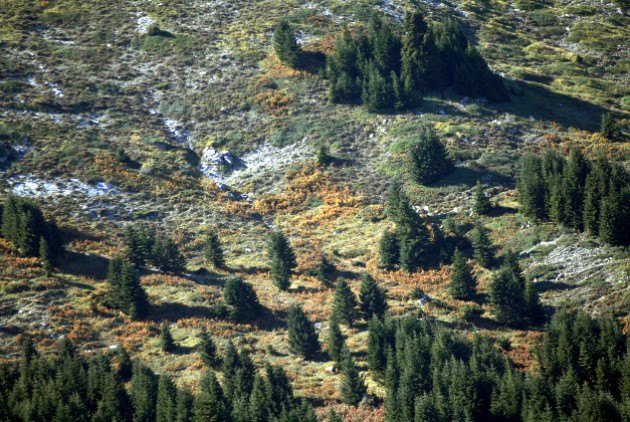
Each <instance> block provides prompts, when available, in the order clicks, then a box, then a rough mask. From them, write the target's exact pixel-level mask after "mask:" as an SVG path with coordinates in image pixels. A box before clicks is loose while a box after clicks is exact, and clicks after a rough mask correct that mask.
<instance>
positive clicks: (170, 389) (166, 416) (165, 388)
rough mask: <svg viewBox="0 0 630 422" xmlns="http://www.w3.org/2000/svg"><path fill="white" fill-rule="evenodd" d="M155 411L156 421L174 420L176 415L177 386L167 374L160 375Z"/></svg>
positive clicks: (171, 421) (169, 421)
mask: <svg viewBox="0 0 630 422" xmlns="http://www.w3.org/2000/svg"><path fill="white" fill-rule="evenodd" d="M155 413H156V415H155V421H156V422H174V421H175V419H176V417H177V387H175V384H174V383H173V380H172V379H171V377H169V376H168V375H160V379H159V381H158V389H157V403H156V408H155Z"/></svg>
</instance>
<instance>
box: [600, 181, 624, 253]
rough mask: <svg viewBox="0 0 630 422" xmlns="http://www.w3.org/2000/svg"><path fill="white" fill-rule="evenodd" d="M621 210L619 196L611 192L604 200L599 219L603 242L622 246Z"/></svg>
mask: <svg viewBox="0 0 630 422" xmlns="http://www.w3.org/2000/svg"><path fill="white" fill-rule="evenodd" d="M620 208H621V205H620V203H619V195H618V194H617V193H616V192H611V193H610V194H609V195H608V196H607V197H606V198H604V199H602V202H601V209H600V218H599V220H600V221H599V237H600V238H601V239H602V241H604V242H606V243H608V244H610V245H620V244H621V243H622V238H621V233H622V231H621V226H622V222H621V219H620V217H621V213H620V212H619V210H620Z"/></svg>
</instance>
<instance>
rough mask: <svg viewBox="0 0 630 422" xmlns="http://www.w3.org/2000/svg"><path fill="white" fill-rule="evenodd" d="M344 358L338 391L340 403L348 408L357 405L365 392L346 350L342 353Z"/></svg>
mask: <svg viewBox="0 0 630 422" xmlns="http://www.w3.org/2000/svg"><path fill="white" fill-rule="evenodd" d="M343 354H344V357H343V361H342V364H341V383H340V385H339V391H340V393H341V401H342V402H343V403H345V404H347V405H350V406H356V405H358V404H359V403H360V402H361V400H362V399H363V397H364V396H365V394H366V392H367V388H366V386H365V382H364V381H363V377H362V376H361V374H360V373H359V370H358V369H357V366H356V364H355V363H354V359H353V358H352V355H351V354H350V351H349V350H348V349H345V351H344V352H343Z"/></svg>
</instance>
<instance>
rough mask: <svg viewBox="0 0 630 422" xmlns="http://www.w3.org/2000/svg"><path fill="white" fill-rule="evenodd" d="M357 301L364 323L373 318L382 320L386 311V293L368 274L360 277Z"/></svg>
mask: <svg viewBox="0 0 630 422" xmlns="http://www.w3.org/2000/svg"><path fill="white" fill-rule="evenodd" d="M359 301H360V304H361V305H360V307H361V313H362V314H363V318H364V319H365V320H366V321H370V320H371V319H372V317H373V316H376V317H378V318H382V317H383V316H384V315H385V312H386V311H387V293H386V292H385V289H383V288H381V287H380V286H379V285H378V284H377V283H376V280H374V278H372V277H371V276H370V275H369V274H364V275H363V277H362V280H361V287H360V288H359Z"/></svg>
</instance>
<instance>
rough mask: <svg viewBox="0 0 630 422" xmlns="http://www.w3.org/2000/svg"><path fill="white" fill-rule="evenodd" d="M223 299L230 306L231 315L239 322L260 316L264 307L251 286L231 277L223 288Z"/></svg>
mask: <svg viewBox="0 0 630 422" xmlns="http://www.w3.org/2000/svg"><path fill="white" fill-rule="evenodd" d="M223 299H224V300H225V303H227V304H228V306H230V315H231V317H232V318H234V319H236V320H238V321H248V320H252V319H254V318H256V317H258V316H260V315H261V314H262V312H263V307H262V305H261V304H260V302H258V296H257V295H256V291H255V290H254V288H253V287H252V285H251V284H249V283H247V282H245V281H243V280H242V279H240V278H238V277H231V278H229V279H228V280H227V282H226V283H225V287H224V288H223Z"/></svg>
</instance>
